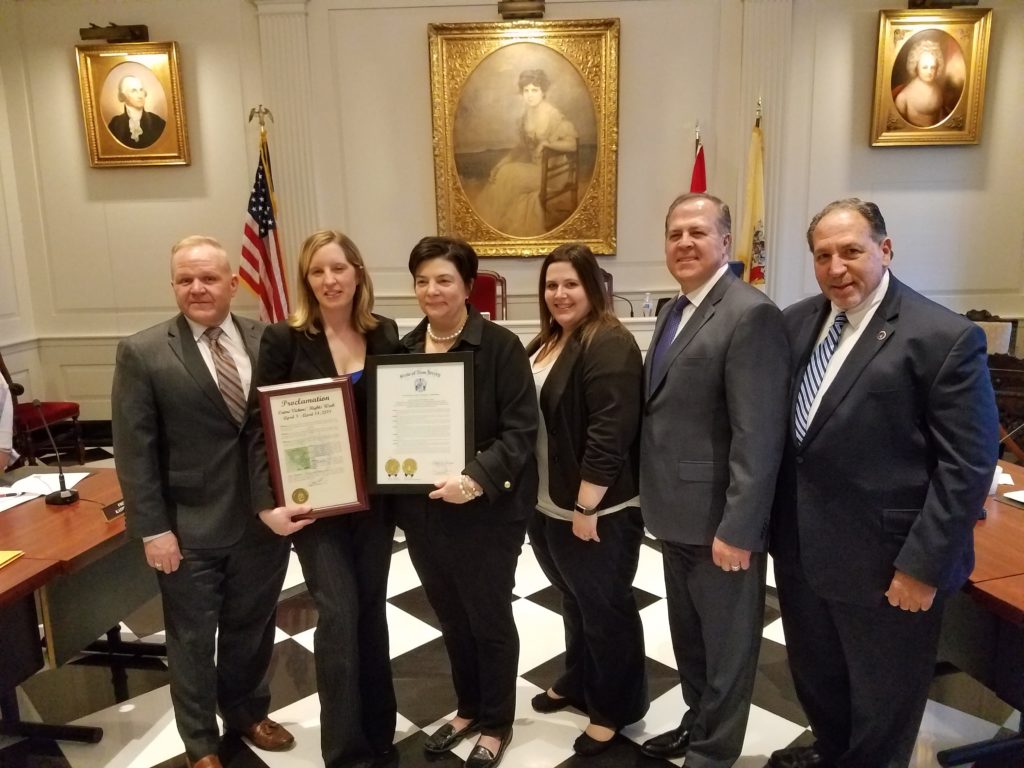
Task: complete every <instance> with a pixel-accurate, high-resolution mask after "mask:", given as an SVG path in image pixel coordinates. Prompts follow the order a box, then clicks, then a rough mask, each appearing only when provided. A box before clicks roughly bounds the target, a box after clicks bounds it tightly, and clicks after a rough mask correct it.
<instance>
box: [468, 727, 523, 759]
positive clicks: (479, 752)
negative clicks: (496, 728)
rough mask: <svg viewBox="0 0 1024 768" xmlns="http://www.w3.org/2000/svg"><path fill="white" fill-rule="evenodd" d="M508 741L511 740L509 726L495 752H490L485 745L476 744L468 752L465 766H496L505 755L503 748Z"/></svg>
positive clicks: (504, 748)
mask: <svg viewBox="0 0 1024 768" xmlns="http://www.w3.org/2000/svg"><path fill="white" fill-rule="evenodd" d="M510 741H512V729H511V728H509V729H508V732H507V733H506V734H505V735H504V736H502V738H501V744H500V745H499V746H498V752H497V754H495V753H493V752H491V750H489V749H487V747H481V746H480V745H479V744H477V745H476V746H475V747H473V751H472V752H470V753H469V757H467V758H466V766H465V768H497V766H498V763H500V762H501V758H503V757H504V756H505V750H506V749H507V748H508V743H509V742H510Z"/></svg>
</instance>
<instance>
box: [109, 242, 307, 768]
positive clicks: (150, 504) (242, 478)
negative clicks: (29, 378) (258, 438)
mask: <svg viewBox="0 0 1024 768" xmlns="http://www.w3.org/2000/svg"><path fill="white" fill-rule="evenodd" d="M171 285H172V286H173V288H174V295H175V298H176V299H177V303H178V308H179V309H180V310H181V313H180V314H179V315H177V316H176V317H174V318H172V319H171V320H168V321H166V322H163V323H160V324H158V325H155V326H153V327H152V328H149V329H147V330H145V331H140V332H139V333H137V334H135V335H134V336H131V337H130V338H128V339H125V340H124V341H122V342H121V343H120V344H119V345H118V348H117V365H116V368H115V370H114V389H113V394H112V397H111V405H112V408H113V429H114V451H115V454H116V459H115V461H116V465H117V476H118V480H119V481H120V483H121V490H122V492H123V493H124V501H125V515H126V518H127V524H128V530H129V533H131V534H132V535H134V536H137V537H139V538H141V539H142V540H143V541H144V542H145V544H144V546H145V551H146V560H147V562H148V563H149V564H150V565H151V566H153V568H155V569H156V573H157V579H158V581H159V584H160V592H161V595H162V598H163V608H164V623H165V626H166V630H167V661H168V666H169V670H170V678H171V701H172V703H173V705H174V715H175V719H176V721H177V726H178V733H179V734H180V735H181V739H182V741H183V742H184V744H185V752H186V758H187V759H188V761H189V764H190V765H191V766H193V767H194V768H220V765H221V763H220V760H219V758H218V756H217V750H218V746H219V743H220V730H219V728H218V726H217V720H216V714H217V711H218V709H219V711H220V714H221V717H222V718H223V720H224V723H225V726H226V727H227V729H228V730H229V731H231V732H235V733H238V734H242V735H245V736H246V737H248V738H249V740H250V741H251V742H252V743H253V744H255V745H256V746H257V747H260V748H261V749H270V750H279V749H286V748H288V747H290V746H291V744H292V742H293V741H294V739H293V738H292V735H291V734H290V733H288V731H287V730H285V729H284V728H283V727H281V726H280V725H278V724H277V723H275V722H274V721H273V720H270V719H269V718H268V717H267V713H268V711H269V708H270V692H269V688H268V684H267V679H266V678H267V669H268V666H269V664H270V657H271V653H272V651H273V646H274V616H275V611H276V608H277V599H278V596H279V595H280V592H281V585H282V583H283V582H284V574H285V569H286V567H287V563H288V542H287V540H285V539H282V538H280V537H278V536H276V535H274V534H273V533H272V532H271V531H270V530H269V529H268V528H267V527H266V526H265V525H263V523H262V522H260V520H259V518H258V517H256V516H255V515H254V514H252V504H251V503H250V498H251V493H252V488H251V480H250V473H249V462H248V452H249V449H250V444H251V442H252V436H253V427H254V426H255V425H254V424H252V423H251V420H250V417H249V404H250V402H251V401H252V397H251V395H252V393H251V392H250V386H249V384H250V381H251V378H252V369H253V366H254V364H255V356H256V351H257V350H258V348H259V342H260V336H261V333H262V330H263V326H262V325H261V324H259V323H255V322H253V321H251V320H246V319H245V318H242V317H237V316H235V315H232V314H231V311H230V310H231V299H232V297H233V296H234V295H235V290H236V289H237V287H238V276H237V275H233V274H232V273H231V266H230V264H229V263H228V258H227V254H226V253H225V252H224V249H223V248H222V247H221V245H220V243H218V242H217V241H216V240H214V239H212V238H208V237H201V236H193V237H188V238H185V239H184V240H182V241H181V242H179V243H178V244H176V245H175V246H174V248H172V250H171ZM215 654H216V662H215V661H214V657H215Z"/></svg>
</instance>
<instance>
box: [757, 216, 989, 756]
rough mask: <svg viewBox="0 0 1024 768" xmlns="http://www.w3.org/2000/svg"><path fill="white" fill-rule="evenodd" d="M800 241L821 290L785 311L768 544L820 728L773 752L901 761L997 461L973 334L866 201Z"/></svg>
mask: <svg viewBox="0 0 1024 768" xmlns="http://www.w3.org/2000/svg"><path fill="white" fill-rule="evenodd" d="M807 242H808V244H809V245H810V247H811V253H812V254H813V260H814V273H815V277H816V278H817V280H818V284H819V286H821V295H818V296H814V297H813V298H810V299H806V300H804V301H801V302H799V303H797V304H795V305H793V306H791V307H789V308H788V309H786V311H785V312H784V317H785V322H786V332H787V334H788V336H789V340H790V345H791V347H792V350H793V387H792V393H793V398H792V406H791V409H790V425H789V439H788V441H787V445H786V452H785V456H784V458H783V464H782V469H781V470H780V473H779V488H778V492H777V497H776V502H775V508H774V511H773V515H772V540H771V551H772V554H773V556H774V559H775V560H774V562H775V574H776V582H777V585H778V591H779V603H780V605H781V608H782V622H783V627H784V629H785V632H786V647H787V651H788V654H789V661H790V666H791V668H792V671H793V679H794V682H795V684H796V691H797V695H798V696H799V698H800V702H801V704H803V707H804V710H805V711H806V713H807V717H808V720H809V721H810V724H811V729H812V730H813V732H814V735H815V737H816V739H817V741H816V744H815V745H814V746H811V747H797V748H789V749H784V750H780V751H778V752H776V753H775V754H773V755H772V758H771V762H770V765H771V766H773V767H774V768H806V767H808V766H810V767H812V768H813V767H814V766H836V767H837V768H848V767H852V766H857V767H858V768H860V767H862V766H872V767H873V768H890V767H895V766H906V765H907V764H908V762H909V760H910V757H911V753H912V752H913V749H914V743H915V740H916V737H917V730H918V728H919V726H920V723H921V718H922V715H923V713H924V708H925V704H926V702H927V698H928V686H929V683H930V682H931V679H932V672H933V668H934V665H935V657H936V649H937V646H938V638H939V630H940V626H941V620H942V609H943V605H944V600H945V598H946V596H948V595H949V593H950V592H952V591H953V590H956V589H958V588H959V587H960V586H961V585H962V584H963V583H964V581H965V580H966V579H967V576H968V575H969V574H970V572H971V569H972V567H973V563H974V548H973V543H974V539H973V527H974V523H975V521H976V520H977V518H978V513H979V512H980V511H981V508H982V505H983V504H984V501H985V496H986V493H987V491H988V487H989V485H990V483H991V480H992V473H993V469H994V467H995V463H996V453H997V446H998V429H999V428H998V416H997V412H996V406H995V398H994V396H993V393H992V385H991V380H990V378H989V372H988V365H987V360H986V356H985V336H984V334H983V333H982V331H981V329H979V328H978V327H977V326H975V325H974V324H972V323H971V322H969V321H968V320H966V319H965V318H963V317H961V316H960V315H957V314H954V313H953V312H951V311H949V310H948V309H945V308H943V307H941V306H939V305H938V304H935V303H933V302H931V301H929V300H928V299H926V298H924V297H923V296H921V295H920V294H918V293H916V292H914V291H912V290H911V289H910V288H908V287H907V286H905V285H903V283H901V282H900V281H899V280H897V279H896V278H895V277H894V276H893V275H891V274H890V272H889V269H888V266H889V263H890V261H891V260H892V242H891V240H890V239H889V237H888V235H887V233H886V229H885V221H884V219H883V218H882V214H881V212H880V211H879V210H878V207H877V206H876V205H875V204H874V203H869V202H864V201H861V200H858V199H856V198H851V199H847V200H838V201H836V202H833V203H830V204H829V205H828V206H826V207H825V208H824V210H822V211H821V213H819V214H818V215H817V216H815V217H814V219H813V220H812V221H811V224H810V227H809V228H808V230H807Z"/></svg>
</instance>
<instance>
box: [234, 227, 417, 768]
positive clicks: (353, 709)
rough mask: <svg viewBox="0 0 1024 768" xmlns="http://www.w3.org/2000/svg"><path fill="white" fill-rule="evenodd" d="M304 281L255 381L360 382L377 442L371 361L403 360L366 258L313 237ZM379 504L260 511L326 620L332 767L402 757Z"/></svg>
mask: <svg viewBox="0 0 1024 768" xmlns="http://www.w3.org/2000/svg"><path fill="white" fill-rule="evenodd" d="M298 278H299V279H298V285H299V289H298V291H297V297H296V298H297V301H296V310H295V312H294V313H293V314H292V316H291V317H290V318H289V319H288V321H287V322H281V323H275V324H274V325H271V326H269V327H268V328H267V329H266V331H265V332H264V334H263V340H262V342H261V344H260V354H259V359H258V361H257V364H256V373H255V375H254V376H253V379H254V381H255V383H256V385H257V386H263V385H267V384H282V383H285V382H293V381H304V380H306V379H319V378H324V377H332V376H339V375H347V376H350V377H351V378H352V380H353V385H354V386H353V389H354V393H355V400H356V412H357V414H358V418H359V427H360V434H363V435H365V434H366V381H365V379H364V378H363V377H362V372H363V367H364V364H365V361H366V356H367V355H376V354H393V353H395V352H401V351H402V347H401V345H400V344H399V341H398V328H397V326H396V325H395V322H394V321H393V320H389V319H387V318H384V317H380V316H378V315H374V314H372V313H371V311H370V310H371V309H372V308H373V283H372V282H371V281H370V276H369V275H368V274H367V272H366V269H365V267H364V264H363V258H362V255H361V254H360V253H359V249H358V248H357V247H356V245H355V243H353V242H352V240H350V239H349V238H348V237H347V236H346V235H344V234H342V233H341V232H336V231H332V230H322V231H320V232H316V233H314V234H312V235H310V236H309V237H308V238H307V239H306V242H305V243H303V246H302V252H301V254H300V256H299V274H298ZM265 463H266V459H265V452H264V458H263V462H262V464H263V466H264V467H265ZM370 498H371V507H370V509H368V510H366V511H364V512H355V513H353V514H347V515H339V516H336V517H327V518H322V519H319V520H317V521H316V522H315V524H313V525H311V526H309V527H302V528H301V529H298V530H296V529H297V528H298V526H299V525H303V524H302V523H296V522H295V521H293V520H291V515H293V514H295V512H294V509H292V510H291V511H289V510H288V508H285V507H279V508H277V509H274V510H266V511H261V512H260V517H261V518H262V519H263V521H264V522H265V523H266V524H267V525H268V526H270V528H272V529H273V530H274V531H275V532H277V533H280V534H282V535H285V534H288V533H291V532H293V531H294V533H293V535H292V541H293V543H294V545H295V551H296V553H297V554H298V556H299V562H300V563H301V565H302V573H303V576H304V577H305V579H306V587H307V588H308V589H309V593H310V595H312V597H313V602H314V603H315V604H316V607H317V611H318V613H319V618H318V620H317V625H316V631H315V635H314V643H315V648H314V655H315V663H316V679H317V691H318V694H319V696H320V737H321V747H322V750H323V757H324V763H325V765H326V766H327V768H340V767H341V766H349V765H352V764H355V763H356V762H358V761H370V762H372V761H374V760H378V761H379V760H382V759H384V758H387V757H388V756H390V755H391V754H392V753H393V751H394V747H393V746H392V742H393V740H394V736H395V720H396V712H397V706H396V703H395V690H394V686H393V684H392V680H391V658H390V652H389V648H388V625H387V619H386V617H385V599H386V597H387V581H388V569H389V567H390V564H391V547H392V543H393V537H394V532H395V523H394V515H393V513H392V510H391V509H390V505H388V504H385V499H383V498H381V497H375V496H371V497H370ZM305 525H307V526H308V523H305Z"/></svg>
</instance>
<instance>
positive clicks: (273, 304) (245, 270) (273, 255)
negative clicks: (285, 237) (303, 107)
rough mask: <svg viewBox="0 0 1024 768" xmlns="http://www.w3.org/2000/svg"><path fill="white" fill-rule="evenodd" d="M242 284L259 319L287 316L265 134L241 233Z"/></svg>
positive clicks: (262, 133)
mask: <svg viewBox="0 0 1024 768" xmlns="http://www.w3.org/2000/svg"><path fill="white" fill-rule="evenodd" d="M238 275H239V277H241V279H242V282H243V283H245V284H246V285H247V286H249V288H250V289H251V290H252V292H253V293H255V294H256V296H257V297H258V298H259V300H260V319H261V320H263V321H265V322H268V323H276V322H278V321H280V320H284V319H285V318H286V317H288V313H289V311H290V310H289V308H288V284H287V282H286V281H285V278H284V266H283V263H282V259H281V244H280V242H279V241H278V239H277V205H276V204H275V201H274V180H273V177H272V176H271V174H270V148H269V147H268V146H267V134H266V132H264V131H263V130H262V129H261V130H260V163H259V165H258V166H257V167H256V180H255V181H254V182H253V185H252V194H250V195H249V209H248V210H247V211H246V213H245V226H244V228H243V232H242V263H241V265H240V266H239V269H238Z"/></svg>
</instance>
